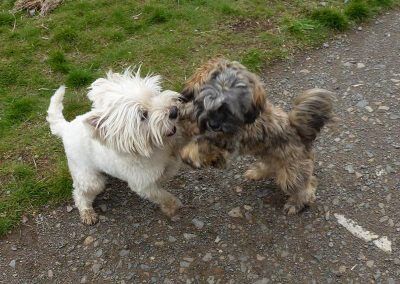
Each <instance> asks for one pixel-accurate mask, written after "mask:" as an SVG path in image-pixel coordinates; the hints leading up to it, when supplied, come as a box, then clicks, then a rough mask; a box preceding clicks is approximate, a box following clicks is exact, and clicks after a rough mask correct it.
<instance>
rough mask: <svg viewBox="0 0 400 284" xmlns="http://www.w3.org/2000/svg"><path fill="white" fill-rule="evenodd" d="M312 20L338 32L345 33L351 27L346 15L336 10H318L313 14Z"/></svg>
mask: <svg viewBox="0 0 400 284" xmlns="http://www.w3.org/2000/svg"><path fill="white" fill-rule="evenodd" d="M311 18H312V19H313V20H316V21H318V22H320V23H321V24H322V25H324V26H326V27H328V28H330V29H334V30H338V31H344V30H346V29H347V28H348V26H349V22H348V20H347V18H346V17H345V15H343V14H342V13H341V12H340V10H338V9H335V8H321V9H317V10H315V11H313V12H312V14H311Z"/></svg>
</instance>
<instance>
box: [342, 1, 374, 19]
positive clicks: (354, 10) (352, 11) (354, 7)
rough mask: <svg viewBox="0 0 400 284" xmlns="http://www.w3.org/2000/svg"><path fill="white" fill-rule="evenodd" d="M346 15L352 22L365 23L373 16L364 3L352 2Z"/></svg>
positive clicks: (346, 10)
mask: <svg viewBox="0 0 400 284" xmlns="http://www.w3.org/2000/svg"><path fill="white" fill-rule="evenodd" d="M345 14H346V16H347V17H348V18H349V19H350V20H354V21H356V22H361V21H364V20H365V19H367V18H369V17H370V16H371V8H370V7H369V6H368V5H367V3H365V2H362V1H352V2H350V3H349V5H347V7H346V9H345Z"/></svg>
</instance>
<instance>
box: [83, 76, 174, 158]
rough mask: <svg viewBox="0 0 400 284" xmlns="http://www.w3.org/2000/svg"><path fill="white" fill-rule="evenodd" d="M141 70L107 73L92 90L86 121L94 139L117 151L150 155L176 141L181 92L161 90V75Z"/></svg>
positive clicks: (92, 86)
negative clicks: (144, 74)
mask: <svg viewBox="0 0 400 284" xmlns="http://www.w3.org/2000/svg"><path fill="white" fill-rule="evenodd" d="M139 71H140V70H137V71H136V72H131V71H130V70H129V69H128V70H127V71H125V73H123V74H118V73H111V72H109V73H108V74H107V78H101V79H98V80H96V81H95V82H94V83H93V84H92V85H91V87H90V89H91V90H90V92H89V94H88V97H89V99H90V100H91V101H92V102H93V109H92V111H91V113H90V115H89V117H88V118H87V119H86V122H87V124H88V125H89V126H90V128H91V129H92V131H93V137H95V138H96V139H98V140H100V141H101V142H102V143H104V144H105V145H107V146H108V147H111V148H113V149H115V150H117V151H120V152H123V153H130V154H139V155H143V156H147V157H148V156H150V155H151V154H152V152H153V150H154V149H155V148H162V147H164V146H165V145H166V144H169V143H171V142H172V141H173V138H172V136H174V134H175V133H176V131H177V129H176V120H177V118H178V107H177V106H178V103H179V101H178V99H179V97H180V94H179V93H176V92H173V91H162V89H161V86H160V81H161V78H160V76H151V75H149V76H146V77H144V78H141V77H140V74H139Z"/></svg>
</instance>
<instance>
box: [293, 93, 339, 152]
mask: <svg viewBox="0 0 400 284" xmlns="http://www.w3.org/2000/svg"><path fill="white" fill-rule="evenodd" d="M333 96H334V94H333V93H332V92H330V91H327V90H324V89H310V90H307V91H305V92H304V93H303V94H301V95H300V96H298V97H297V98H296V99H295V100H294V102H293V109H292V111H291V112H290V113H289V121H290V124H291V125H292V126H293V127H294V128H296V130H297V132H298V133H299V135H300V136H301V138H302V140H303V141H304V143H305V144H306V145H310V144H311V143H312V142H313V141H314V140H315V138H316V137H317V134H318V133H319V132H320V131H321V129H322V127H323V126H324V125H325V124H326V123H328V122H330V121H332V119H333V112H332V101H333Z"/></svg>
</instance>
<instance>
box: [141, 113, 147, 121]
mask: <svg viewBox="0 0 400 284" xmlns="http://www.w3.org/2000/svg"><path fill="white" fill-rule="evenodd" d="M147 116H148V112H147V111H144V112H143V113H142V117H141V118H140V120H141V121H143V120H146V119H147Z"/></svg>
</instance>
